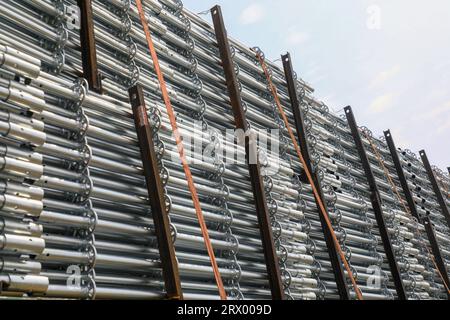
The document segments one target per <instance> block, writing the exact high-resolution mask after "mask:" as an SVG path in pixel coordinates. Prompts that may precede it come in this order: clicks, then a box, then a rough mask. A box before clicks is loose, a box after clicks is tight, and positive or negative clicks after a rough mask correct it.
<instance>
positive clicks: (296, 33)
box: [183, 0, 450, 169]
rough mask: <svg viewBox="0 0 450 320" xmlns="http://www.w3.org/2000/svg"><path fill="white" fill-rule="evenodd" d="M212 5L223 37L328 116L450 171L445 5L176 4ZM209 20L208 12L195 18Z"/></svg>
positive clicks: (448, 5)
mask: <svg viewBox="0 0 450 320" xmlns="http://www.w3.org/2000/svg"><path fill="white" fill-rule="evenodd" d="M183 3H184V5H185V7H186V8H188V9H190V10H191V11H194V12H197V13H198V12H201V11H204V10H207V9H209V8H211V7H212V6H213V5H215V4H220V5H221V6H222V10H223V13H224V17H225V23H226V26H227V29H228V32H229V34H231V35H232V36H233V37H235V38H237V39H239V40H241V41H242V42H244V43H245V44H248V46H259V47H260V48H261V49H262V50H263V51H264V52H265V54H266V56H268V57H269V58H270V59H272V60H274V59H278V58H279V56H280V54H281V53H285V52H286V51H289V52H290V53H291V55H292V56H293V59H294V68H295V69H296V71H297V72H298V74H299V75H300V77H301V78H302V79H304V80H305V81H307V82H308V83H310V84H312V86H313V87H314V88H315V89H316V92H315V96H316V97H317V98H318V99H320V100H323V101H325V102H326V103H327V104H329V106H330V107H332V108H333V109H334V110H336V111H338V110H341V109H342V108H343V107H345V106H347V105H351V106H352V107H353V109H354V112H355V113H356V117H357V120H358V124H359V125H365V126H367V127H369V128H370V129H371V130H372V131H374V133H375V134H376V135H382V134H383V130H385V129H391V131H392V134H393V136H394V139H395V140H396V144H397V145H398V146H399V147H402V148H408V149H411V150H413V151H415V152H418V151H419V150H421V149H425V150H426V151H427V153H428V157H429V158H430V161H431V162H432V163H433V164H436V165H438V166H439V167H441V168H442V169H446V167H448V166H450V147H449V145H450V143H449V141H450V41H449V38H450V1H448V0H433V1H419V0H409V1H408V0H378V1H377V0H372V1H367V0H341V1H330V0H278V1H274V0H273V1H270V0H241V1H236V0H228V1H225V0H215V1H211V0H185V1H183ZM204 18H205V19H209V15H205V16H204Z"/></svg>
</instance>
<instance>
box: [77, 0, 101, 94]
mask: <svg viewBox="0 0 450 320" xmlns="http://www.w3.org/2000/svg"><path fill="white" fill-rule="evenodd" d="M77 3H78V6H79V7H80V15H81V17H80V22H81V28H80V45H81V59H82V62H83V77H84V78H85V79H86V80H87V81H88V83H89V89H90V90H92V91H94V92H97V93H99V94H101V93H102V81H101V76H100V73H99V71H98V66H97V50H96V48H95V32H94V20H93V13H92V0H77Z"/></svg>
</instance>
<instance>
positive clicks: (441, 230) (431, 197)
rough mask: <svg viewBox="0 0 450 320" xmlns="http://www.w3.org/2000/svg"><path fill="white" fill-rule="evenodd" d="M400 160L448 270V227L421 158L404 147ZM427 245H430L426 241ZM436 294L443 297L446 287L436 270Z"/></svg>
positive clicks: (400, 152)
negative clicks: (431, 227) (430, 225)
mask: <svg viewBox="0 0 450 320" xmlns="http://www.w3.org/2000/svg"><path fill="white" fill-rule="evenodd" d="M399 155H400V160H401V162H402V166H403V168H404V171H405V175H406V179H407V182H408V185H409V188H410V189H411V192H412V193H413V199H414V202H415V203H416V207H417V210H418V214H419V215H420V216H421V217H429V219H430V221H431V223H432V225H433V229H434V232H435V234H436V240H437V242H438V246H439V249H440V252H441V256H442V259H443V261H444V264H445V267H446V268H447V271H448V270H450V269H449V267H450V255H449V254H450V250H449V249H450V246H449V245H450V240H449V235H450V228H449V226H448V224H447V220H446V219H445V216H444V214H443V212H442V209H441V208H440V206H439V204H438V202H437V199H436V195H435V193H434V191H433V188H432V186H431V183H430V181H429V177H428V174H427V172H426V170H425V167H424V165H423V163H422V161H421V160H419V159H418V157H417V155H416V154H415V153H413V152H412V151H410V150H408V149H405V150H400V151H399ZM427 246H430V244H429V242H427ZM433 278H434V283H435V287H436V289H435V291H436V295H438V296H440V297H442V298H444V299H445V293H446V288H445V286H444V284H443V283H442V280H441V277H440V276H439V275H438V273H437V271H436V272H435V273H434V274H433Z"/></svg>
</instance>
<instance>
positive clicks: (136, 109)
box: [129, 85, 183, 300]
mask: <svg viewBox="0 0 450 320" xmlns="http://www.w3.org/2000/svg"><path fill="white" fill-rule="evenodd" d="M129 95H130V101H131V106H132V110H133V117H134V123H135V126H136V132H137V136H138V141H139V149H140V150H141V158H142V164H143V168H144V175H145V180H146V184H147V189H148V197H149V200H150V204H151V208H152V217H153V221H154V224H155V233H156V238H157V240H158V249H159V256H160V258H161V268H162V273H163V277H164V284H165V290H166V292H167V297H168V298H169V299H178V300H179V299H183V293H182V290H181V282H180V275H179V271H178V262H177V258H176V256H175V248H174V246H173V239H172V235H171V232H170V223H169V217H168V210H167V206H166V195H165V193H164V190H163V184H162V182H161V177H160V175H159V172H160V168H159V167H158V161H157V156H156V151H155V145H154V142H153V140H154V137H153V128H152V127H151V126H150V123H149V120H148V116H147V108H146V106H145V99H144V92H143V90H142V87H141V86H140V85H136V86H134V87H131V88H130V90H129Z"/></svg>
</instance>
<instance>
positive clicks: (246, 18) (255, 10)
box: [239, 3, 266, 25]
mask: <svg viewBox="0 0 450 320" xmlns="http://www.w3.org/2000/svg"><path fill="white" fill-rule="evenodd" d="M265 16H266V10H265V9H264V7H263V6H262V5H261V4H258V3H253V4H251V5H249V6H248V7H247V8H245V9H244V10H243V11H242V12H241V15H240V16H239V21H240V22H241V24H243V25H249V24H254V23H257V22H259V21H261V20H262V19H264V17H265Z"/></svg>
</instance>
